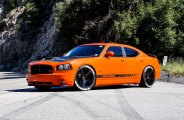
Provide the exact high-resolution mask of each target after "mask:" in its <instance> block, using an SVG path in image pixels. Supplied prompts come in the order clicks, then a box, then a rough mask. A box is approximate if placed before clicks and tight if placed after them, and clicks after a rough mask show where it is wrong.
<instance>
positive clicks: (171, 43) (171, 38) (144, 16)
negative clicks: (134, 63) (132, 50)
mask: <svg viewBox="0 0 184 120" xmlns="http://www.w3.org/2000/svg"><path fill="white" fill-rule="evenodd" d="M183 6H184V2H183V1H182V0H165V1H163V0H158V1H157V2H155V3H154V5H153V4H146V5H145V4H142V5H140V6H138V7H137V10H136V11H133V12H128V13H126V12H124V11H123V12H120V13H118V16H119V18H118V20H116V21H115V26H116V30H117V31H118V33H119V36H120V39H121V40H120V41H121V43H128V44H133V45H135V46H137V47H139V48H140V49H142V50H143V51H145V52H147V53H153V54H156V55H158V56H159V57H162V56H164V55H167V56H171V57H182V56H184V51H183V48H184V46H183V45H184V40H183V36H184V35H183V34H184V31H183V29H182V28H183V27H184V26H183V14H184V12H183ZM181 26H182V27H181Z"/></svg>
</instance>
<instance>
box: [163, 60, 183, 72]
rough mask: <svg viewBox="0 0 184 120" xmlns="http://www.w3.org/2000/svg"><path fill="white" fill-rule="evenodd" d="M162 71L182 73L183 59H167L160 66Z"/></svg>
mask: <svg viewBox="0 0 184 120" xmlns="http://www.w3.org/2000/svg"><path fill="white" fill-rule="evenodd" d="M161 69H162V70H163V71H167V72H169V73H170V74H174V75H184V59H182V58H177V59H171V60H170V61H168V63H167V65H166V66H163V65H162V66H161Z"/></svg>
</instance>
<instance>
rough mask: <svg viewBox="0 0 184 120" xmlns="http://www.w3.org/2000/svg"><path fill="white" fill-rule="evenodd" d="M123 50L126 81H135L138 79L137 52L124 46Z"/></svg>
mask: <svg viewBox="0 0 184 120" xmlns="http://www.w3.org/2000/svg"><path fill="white" fill-rule="evenodd" d="M123 51H124V53H125V58H124V62H125V63H126V77H125V79H127V80H126V82H127V83H134V82H135V83H137V82H139V81H140V80H139V79H140V74H141V73H142V71H140V68H141V60H140V59H139V54H140V53H139V52H138V51H136V50H135V49H133V48H129V47H124V48H123Z"/></svg>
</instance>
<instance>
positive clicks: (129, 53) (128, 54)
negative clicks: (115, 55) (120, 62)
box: [124, 47, 139, 57]
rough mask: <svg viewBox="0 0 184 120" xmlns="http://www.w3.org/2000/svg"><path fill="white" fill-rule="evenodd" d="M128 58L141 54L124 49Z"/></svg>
mask: <svg viewBox="0 0 184 120" xmlns="http://www.w3.org/2000/svg"><path fill="white" fill-rule="evenodd" d="M124 49H125V54H126V57H136V56H137V55H138V54H139V53H138V52H137V51H136V50H133V49H131V48H127V47H124Z"/></svg>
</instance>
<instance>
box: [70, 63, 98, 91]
mask: <svg viewBox="0 0 184 120" xmlns="http://www.w3.org/2000/svg"><path fill="white" fill-rule="evenodd" d="M95 84H96V74H95V71H94V70H93V69H92V68H91V67H90V66H88V65H84V66H82V67H80V68H79V69H78V71H77V72H76V75H75V84H74V88H77V89H78V90H81V91H87V90H91V89H92V88H93V87H94V86H95Z"/></svg>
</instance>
